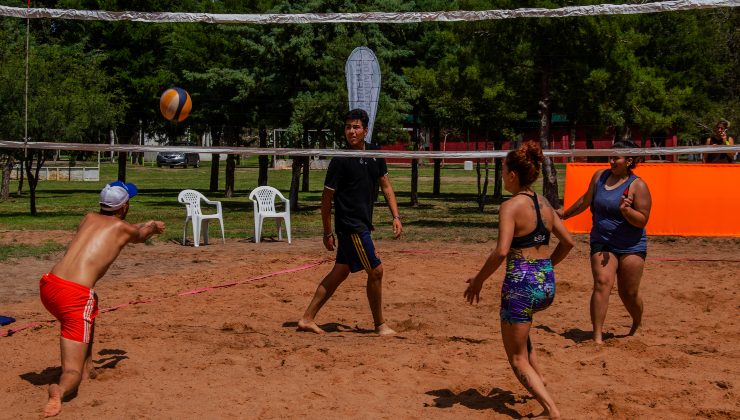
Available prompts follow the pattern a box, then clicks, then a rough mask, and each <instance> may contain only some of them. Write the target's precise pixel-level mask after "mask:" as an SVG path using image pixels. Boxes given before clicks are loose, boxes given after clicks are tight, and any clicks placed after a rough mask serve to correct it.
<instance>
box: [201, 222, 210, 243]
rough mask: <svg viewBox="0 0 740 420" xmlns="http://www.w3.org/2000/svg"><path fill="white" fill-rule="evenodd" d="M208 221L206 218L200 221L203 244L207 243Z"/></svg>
mask: <svg viewBox="0 0 740 420" xmlns="http://www.w3.org/2000/svg"><path fill="white" fill-rule="evenodd" d="M208 222H209V220H208V219H203V220H202V221H201V222H200V223H201V228H200V230H201V231H202V232H203V243H204V244H205V245H208Z"/></svg>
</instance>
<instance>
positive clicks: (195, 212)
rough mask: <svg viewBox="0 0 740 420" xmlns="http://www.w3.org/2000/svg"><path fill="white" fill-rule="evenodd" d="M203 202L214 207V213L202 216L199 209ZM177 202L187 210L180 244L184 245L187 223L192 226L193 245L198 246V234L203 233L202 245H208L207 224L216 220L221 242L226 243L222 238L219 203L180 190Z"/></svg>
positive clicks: (195, 192) (196, 192) (193, 192)
mask: <svg viewBox="0 0 740 420" xmlns="http://www.w3.org/2000/svg"><path fill="white" fill-rule="evenodd" d="M201 200H203V201H204V202H206V203H207V204H210V205H213V206H216V213H213V214H203V212H202V211H201V209H200V201H201ZM177 201H179V202H180V203H182V204H185V207H186V209H187V215H186V216H185V225H184V226H183V228H182V243H183V245H184V244H185V239H186V238H187V229H188V221H190V222H192V224H193V245H194V246H199V245H200V233H201V231H203V239H204V241H203V242H204V243H205V244H206V245H208V222H209V221H210V220H212V219H218V222H219V223H220V224H221V240H222V241H223V243H226V239H225V238H224V217H223V212H222V211H221V202H220V201H211V200H209V199H207V198H206V197H205V196H204V195H203V194H201V193H199V192H198V191H195V190H182V191H180V195H178V196H177Z"/></svg>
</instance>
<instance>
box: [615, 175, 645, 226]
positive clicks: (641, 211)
mask: <svg viewBox="0 0 740 420" xmlns="http://www.w3.org/2000/svg"><path fill="white" fill-rule="evenodd" d="M652 205H653V201H652V197H650V190H648V187H647V184H645V182H644V181H643V180H642V179H639V178H638V179H636V180H635V181H634V182H633V183H632V185H630V187H629V191H628V195H627V197H623V198H622V202H621V203H620V204H619V211H621V212H622V215H623V216H624V218H625V219H627V221H628V222H629V223H630V224H631V225H633V226H635V227H638V228H644V227H645V225H647V222H648V218H650V208H651V207H652Z"/></svg>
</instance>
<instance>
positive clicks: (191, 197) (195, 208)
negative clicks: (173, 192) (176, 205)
mask: <svg viewBox="0 0 740 420" xmlns="http://www.w3.org/2000/svg"><path fill="white" fill-rule="evenodd" d="M201 198H205V197H203V194H201V193H199V192H198V191H195V190H182V191H180V195H178V196H177V201H179V202H181V203H183V204H185V206H186V207H187V210H188V216H193V215H200V214H202V213H201V211H200V199H201Z"/></svg>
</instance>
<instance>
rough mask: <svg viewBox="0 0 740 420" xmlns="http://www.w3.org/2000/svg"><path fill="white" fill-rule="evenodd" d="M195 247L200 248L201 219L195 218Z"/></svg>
mask: <svg viewBox="0 0 740 420" xmlns="http://www.w3.org/2000/svg"><path fill="white" fill-rule="evenodd" d="M192 222H193V246H195V247H198V246H200V219H199V218H195V217H194V218H193V220H192Z"/></svg>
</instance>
